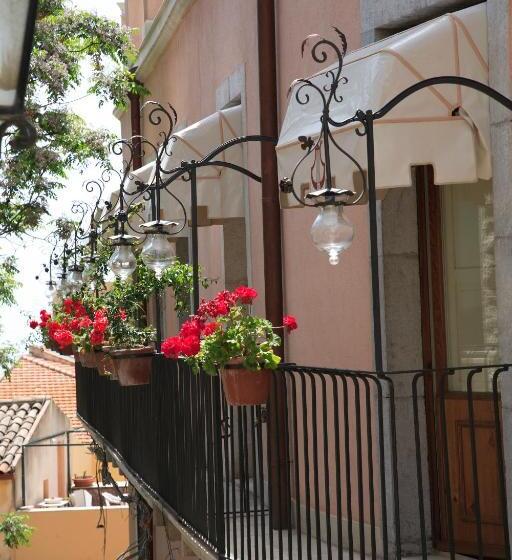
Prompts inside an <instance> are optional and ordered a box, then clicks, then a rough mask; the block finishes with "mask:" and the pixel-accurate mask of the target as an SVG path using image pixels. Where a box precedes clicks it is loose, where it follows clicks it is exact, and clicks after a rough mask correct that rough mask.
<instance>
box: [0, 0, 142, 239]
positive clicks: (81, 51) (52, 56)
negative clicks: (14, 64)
mask: <svg viewBox="0 0 512 560" xmlns="http://www.w3.org/2000/svg"><path fill="white" fill-rule="evenodd" d="M135 58H136V52H135V49H134V47H133V44H132V42H131V38H130V30H129V29H127V28H125V27H121V26H119V25H118V24H117V23H115V22H113V21H110V20H108V19H106V18H103V17H101V16H98V15H96V14H93V13H91V12H87V11H81V10H77V9H76V8H74V7H72V6H71V4H70V3H68V2H66V1H64V0H40V1H39V15H38V20H37V22H36V29H35V39H34V50H33V54H32V60H31V66H30V74H29V83H28V87H27V96H26V112H27V116H28V117H29V119H30V120H31V121H32V123H33V124H34V127H35V129H36V132H37V137H38V140H37V142H36V145H35V146H33V147H31V148H28V149H26V148H25V149H23V148H21V147H20V146H17V144H16V142H15V140H16V134H14V135H13V137H12V138H11V140H12V141H8V145H7V148H8V149H7V150H5V151H4V155H3V158H2V160H1V161H0V235H9V234H15V235H21V234H23V233H24V232H26V231H27V230H31V229H33V228H35V227H36V226H37V225H38V224H39V223H40V221H41V219H42V218H43V216H44V215H45V214H46V207H47V203H48V200H49V199H51V198H55V197H56V193H57V191H58V190H59V189H61V188H62V187H63V186H64V183H65V179H66V175H67V173H68V171H69V170H70V169H82V168H85V167H87V166H89V165H95V164H96V165H99V166H100V167H108V166H109V162H108V145H109V143H110V142H111V141H112V140H113V136H112V135H111V134H110V133H109V132H108V131H106V130H95V129H92V128H90V127H88V126H87V124H86V123H85V121H84V120H83V119H82V118H81V117H80V116H79V115H77V114H76V113H74V112H73V110H72V105H71V104H70V103H68V100H70V99H71V98H72V96H73V93H74V92H75V90H76V89H77V87H78V86H80V85H81V83H82V80H83V73H84V69H85V68H86V67H89V68H90V69H91V71H90V76H91V81H90V87H89V90H88V93H89V94H91V95H95V96H96V97H97V99H98V103H99V105H101V104H103V103H104V102H106V101H111V102H113V103H114V105H115V106H116V107H120V108H122V107H124V106H125V104H126V100H127V95H128V94H129V93H141V94H144V93H145V90H144V88H143V87H142V86H141V85H140V84H138V82H137V81H136V79H135V75H134V74H133V73H132V72H130V71H129V70H127V68H129V67H130V66H131V65H132V64H133V62H134V61H135Z"/></svg>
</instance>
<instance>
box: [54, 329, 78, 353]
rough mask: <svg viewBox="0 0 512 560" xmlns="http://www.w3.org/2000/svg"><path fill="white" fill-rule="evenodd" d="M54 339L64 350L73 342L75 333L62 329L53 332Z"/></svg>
mask: <svg viewBox="0 0 512 560" xmlns="http://www.w3.org/2000/svg"><path fill="white" fill-rule="evenodd" d="M53 340H55V342H56V343H57V344H58V345H59V346H60V349H61V350H62V349H63V348H65V347H66V346H69V345H70V344H72V343H73V334H72V333H71V331H68V330H63V329H60V330H58V331H55V333H54V334H53Z"/></svg>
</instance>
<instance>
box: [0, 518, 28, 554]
mask: <svg viewBox="0 0 512 560" xmlns="http://www.w3.org/2000/svg"><path fill="white" fill-rule="evenodd" d="M28 519H29V517H28V515H19V514H17V513H8V514H6V515H4V517H3V520H2V522H1V523H0V533H2V534H3V536H4V542H5V544H6V546H7V547H9V548H11V549H12V548H19V547H20V546H29V545H30V539H31V537H32V533H33V532H34V528H33V527H31V526H30V525H28V524H27V521H28Z"/></svg>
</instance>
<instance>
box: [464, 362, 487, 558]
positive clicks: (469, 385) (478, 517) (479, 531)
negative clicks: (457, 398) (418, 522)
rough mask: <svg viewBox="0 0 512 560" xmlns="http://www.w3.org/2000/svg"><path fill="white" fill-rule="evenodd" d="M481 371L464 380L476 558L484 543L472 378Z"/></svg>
mask: <svg viewBox="0 0 512 560" xmlns="http://www.w3.org/2000/svg"><path fill="white" fill-rule="evenodd" d="M481 371H482V369H481V368H476V369H473V370H472V371H470V372H469V373H468V377H467V379H466V387H467V394H468V415H469V434H470V440H471V471H472V475H473V493H474V495H475V496H474V499H475V517H476V538H477V546H478V558H479V559H480V560H483V558H484V543H483V537H482V513H481V510H480V488H479V484H478V464H477V453H476V433H475V411H474V406H473V377H474V376H475V375H476V374H477V373H480V372H481Z"/></svg>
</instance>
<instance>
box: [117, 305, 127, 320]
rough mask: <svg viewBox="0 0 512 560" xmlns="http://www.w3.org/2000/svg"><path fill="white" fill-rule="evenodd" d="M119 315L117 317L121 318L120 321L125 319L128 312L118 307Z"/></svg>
mask: <svg viewBox="0 0 512 560" xmlns="http://www.w3.org/2000/svg"><path fill="white" fill-rule="evenodd" d="M117 316H118V317H119V319H121V321H126V319H127V317H128V314H127V313H126V309H122V308H120V309H119V313H118V315H117Z"/></svg>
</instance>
